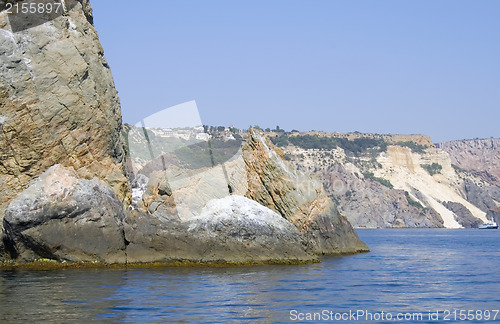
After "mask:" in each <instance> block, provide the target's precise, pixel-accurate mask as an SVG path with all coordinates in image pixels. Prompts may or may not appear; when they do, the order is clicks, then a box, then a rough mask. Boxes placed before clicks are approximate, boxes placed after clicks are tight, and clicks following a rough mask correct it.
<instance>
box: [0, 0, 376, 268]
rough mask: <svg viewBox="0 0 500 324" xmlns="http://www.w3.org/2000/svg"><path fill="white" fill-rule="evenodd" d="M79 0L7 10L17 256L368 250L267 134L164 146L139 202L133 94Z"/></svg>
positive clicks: (1, 42)
mask: <svg viewBox="0 0 500 324" xmlns="http://www.w3.org/2000/svg"><path fill="white" fill-rule="evenodd" d="M3 4H5V2H4V1H0V8H1V7H2V5H3ZM66 4H67V6H66V8H67V9H68V12H66V13H64V14H63V15H60V16H57V15H56V16H53V17H51V19H49V20H47V21H45V22H40V21H37V22H31V23H30V22H28V23H27V24H26V25H24V26H23V25H22V24H21V25H19V22H20V21H21V22H22V19H21V20H19V19H18V20H17V22H16V20H15V19H14V18H15V17H10V16H7V14H6V13H5V12H2V13H1V14H0V108H1V110H0V188H1V191H2V192H1V195H0V220H1V221H3V226H2V227H1V228H0V235H1V240H0V242H1V243H0V254H1V255H2V258H3V259H11V260H14V261H18V262H26V261H34V260H37V259H39V258H49V259H54V260H58V261H74V262H98V263H119V264H126V263H130V262H172V261H190V262H228V263H231V262H239V263H253V262H312V261H315V260H316V258H317V256H316V254H332V253H353V252H359V251H367V250H368V249H367V247H366V245H365V244H364V243H362V242H361V241H360V240H359V239H358V237H357V235H356V233H355V232H354V230H353V228H352V227H351V226H350V224H349V222H348V221H347V220H346V219H345V218H344V217H343V216H341V215H339V214H338V213H337V211H336V208H335V206H334V204H333V202H332V201H331V200H330V199H329V198H328V197H327V196H326V194H325V193H324V191H323V190H322V187H321V184H320V183H319V182H318V181H317V180H314V179H313V178H311V177H309V176H307V175H305V174H302V173H297V172H295V171H293V169H292V168H291V167H290V166H289V165H287V164H285V163H284V161H283V160H282V158H281V157H280V156H278V155H277V154H276V152H275V151H274V150H275V149H274V148H272V147H271V146H270V145H268V144H269V143H267V144H266V141H267V140H266V139H265V138H264V137H263V136H262V135H261V134H258V133H252V136H251V137H250V139H249V141H248V143H247V144H246V145H245V147H244V149H243V155H241V151H240V154H239V155H236V156H235V157H234V158H233V159H231V161H229V162H227V163H223V164H219V165H217V166H213V164H214V161H215V160H216V159H215V160H214V158H213V156H212V161H211V162H212V163H211V164H210V163H208V164H201V165H202V166H203V167H199V166H198V167H197V169H195V168H194V166H195V165H197V164H196V163H195V164H193V165H189V167H186V163H184V162H185V161H182V160H179V161H178V162H179V163H180V164H179V165H178V166H173V165H170V166H169V168H168V170H167V169H166V167H165V160H163V159H162V160H161V163H159V164H158V165H161V166H163V169H161V170H155V168H154V167H153V168H151V170H150V171H149V172H148V173H147V177H146V175H143V176H142V177H141V176H138V177H136V178H135V179H134V183H135V184H138V187H136V188H134V204H133V205H129V203H130V202H131V198H132V197H131V193H130V190H129V185H128V181H127V179H126V177H125V170H124V158H125V149H124V143H123V140H122V136H121V114H120V104H119V99H118V97H117V92H116V90H115V88H114V84H113V79H112V76H111V72H110V69H109V65H108V63H107V62H106V59H105V58H104V53H103V49H102V47H101V45H100V44H99V40H98V36H97V32H96V30H95V29H94V27H93V25H92V19H93V18H92V10H91V8H90V5H89V3H88V1H87V0H79V1H76V0H67V1H66ZM17 18H19V17H17ZM23 19H24V18H23ZM139 133H140V132H139ZM148 144H149V143H148ZM212 144H213V143H212ZM239 148H240V147H239V146H238V147H236V149H235V152H236V151H237V150H238V149H239ZM209 149H210V152H213V150H212V149H213V147H209ZM231 149H234V147H232V148H231ZM145 150H146V151H147V149H145ZM228 152H232V151H231V150H226V151H225V153H226V154H228V155H229V153H228ZM231 154H233V153H231ZM207 156H208V155H207ZM159 161H160V160H158V161H157V162H159ZM167 161H168V160H167ZM188 164H189V163H188ZM207 166H212V167H211V168H210V167H207ZM181 167H182V168H181ZM146 169H147V168H146ZM309 182H310V186H309V187H308V183H309ZM267 190H271V191H267ZM243 196H247V197H250V198H252V199H254V200H256V201H258V202H260V204H258V203H257V202H255V201H252V200H250V199H248V198H245V197H243ZM125 207H126V208H127V210H126V209H125ZM4 215H5V216H4Z"/></svg>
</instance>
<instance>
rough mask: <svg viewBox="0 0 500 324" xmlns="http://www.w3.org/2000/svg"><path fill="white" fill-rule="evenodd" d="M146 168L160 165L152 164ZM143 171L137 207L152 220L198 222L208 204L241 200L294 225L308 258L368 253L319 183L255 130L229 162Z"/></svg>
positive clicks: (145, 168)
mask: <svg viewBox="0 0 500 324" xmlns="http://www.w3.org/2000/svg"><path fill="white" fill-rule="evenodd" d="M151 164H154V165H157V166H158V167H159V166H161V164H158V163H156V162H155V161H152V162H151ZM143 170H146V171H147V174H148V175H149V182H148V185H147V186H146V190H145V193H144V195H143V196H142V200H141V201H140V203H139V204H138V206H137V207H138V208H139V209H141V210H143V211H145V212H148V213H150V214H151V215H152V217H155V218H157V219H160V220H172V219H174V220H179V221H181V222H189V221H191V219H198V217H199V215H201V214H202V210H203V208H204V206H205V205H206V204H207V203H208V202H209V201H211V200H212V199H222V198H224V197H227V196H229V195H241V196H245V197H247V198H250V199H252V200H254V201H256V202H258V203H260V204H261V205H262V206H264V207H266V208H269V209H270V210H271V211H274V212H276V213H277V214H279V215H281V216H282V217H283V218H284V219H286V220H287V221H288V222H290V223H291V224H293V225H295V227H296V228H297V229H298V230H299V231H300V233H301V234H302V237H303V239H304V240H305V242H306V243H307V248H308V251H309V252H310V253H312V254H340V253H356V252H362V251H368V248H367V246H366V245H365V244H364V243H363V242H361V241H360V240H359V238H358V236H357V234H356V232H355V231H354V229H353V228H352V226H351V224H350V223H349V222H348V221H347V219H346V218H345V217H344V216H342V215H340V214H339V213H338V211H337V209H336V206H335V204H334V203H333V201H332V200H331V199H330V198H329V197H328V196H327V195H326V193H325V191H324V190H323V187H322V184H321V182H320V181H319V180H318V179H317V178H315V177H313V176H311V175H309V174H306V173H303V172H298V171H296V170H294V169H293V167H292V166H291V165H289V164H288V163H287V162H285V161H284V160H283V156H282V154H281V153H280V150H279V149H278V148H276V147H275V146H274V145H273V144H272V143H271V142H270V141H269V140H268V139H267V138H266V136H265V135H264V134H262V133H260V132H259V131H257V130H250V132H249V135H248V139H247V141H246V143H245V144H244V145H243V147H242V150H241V151H240V152H238V153H237V154H236V155H235V156H234V157H233V158H232V159H231V160H230V161H228V162H226V163H223V164H220V165H217V166H215V167H213V168H205V169H197V170H188V169H181V168H178V167H175V166H168V167H167V169H166V170H165V171H162V170H156V171H151V168H150V167H149V166H148V165H146V166H145V167H144V168H143ZM143 176H144V175H141V177H143Z"/></svg>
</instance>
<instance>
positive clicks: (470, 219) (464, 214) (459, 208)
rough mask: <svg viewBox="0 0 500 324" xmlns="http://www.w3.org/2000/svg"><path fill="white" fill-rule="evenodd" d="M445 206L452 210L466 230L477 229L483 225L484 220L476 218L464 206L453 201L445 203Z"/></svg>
mask: <svg viewBox="0 0 500 324" xmlns="http://www.w3.org/2000/svg"><path fill="white" fill-rule="evenodd" d="M443 205H444V206H445V207H446V208H448V209H449V210H451V211H452V212H453V213H454V214H455V215H457V216H458V217H456V220H457V222H459V223H460V225H462V226H463V227H465V228H477V227H478V226H479V225H481V224H482V223H483V221H482V220H480V219H479V218H476V217H474V216H473V215H472V213H471V212H470V211H469V210H468V209H467V208H466V207H465V206H464V205H462V204H459V203H457V202H453V201H446V202H443Z"/></svg>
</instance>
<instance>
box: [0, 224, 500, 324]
mask: <svg viewBox="0 0 500 324" xmlns="http://www.w3.org/2000/svg"><path fill="white" fill-rule="evenodd" d="M359 234H360V236H361V238H362V239H363V240H364V241H365V242H366V243H368V245H369V246H370V247H371V249H372V253H367V254H360V255H354V256H346V257H336V258H327V259H325V260H324V262H322V263H320V264H313V265H301V266H256V267H236V268H154V269H109V270H102V269H101V270H59V271H1V272H0V309H1V314H0V320H2V322H13V321H16V322H19V321H30V322H32V321H34V320H37V321H44V322H47V321H48V322H50V321H52V322H68V321H75V320H77V321H84V320H91V319H94V320H98V321H99V322H149V323H151V322H158V323H161V322H167V321H170V322H200V321H203V322H207V321H209V322H210V321H212V322H222V321H224V322H228V321H229V322H231V321H232V322H238V321H242V322H269V321H273V322H290V315H289V314H290V313H289V312H290V310H293V309H296V310H298V311H300V312H320V311H322V310H324V309H325V310H331V311H334V312H344V311H349V310H357V309H364V310H368V311H371V312H381V311H384V312H394V313H397V312H426V313H427V312H428V311H436V310H438V309H439V310H445V309H451V310H453V309H481V310H485V309H498V308H500V299H499V298H500V297H499V296H498V291H499V290H500V284H499V282H500V274H499V272H498V269H499V266H500V261H499V260H500V258H499V257H500V252H499V251H498V250H499V249H498V247H499V246H500V232H499V231H478V230H361V231H359ZM433 323H436V322H435V321H434V322H433Z"/></svg>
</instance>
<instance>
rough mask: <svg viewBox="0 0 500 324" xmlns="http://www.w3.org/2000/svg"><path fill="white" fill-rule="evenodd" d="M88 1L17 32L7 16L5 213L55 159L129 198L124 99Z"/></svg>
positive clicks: (0, 36)
mask: <svg viewBox="0 0 500 324" xmlns="http://www.w3.org/2000/svg"><path fill="white" fill-rule="evenodd" d="M91 22H92V10H91V8H90V5H89V4H88V1H86V0H85V1H80V2H76V5H75V6H74V7H73V8H72V9H71V10H70V11H69V12H68V13H67V14H65V15H62V16H60V17H58V18H56V19H54V20H51V21H49V22H46V23H44V24H41V25H38V26H35V27H33V28H29V29H26V30H20V31H17V32H13V31H12V28H11V26H10V24H9V19H8V16H7V14H6V13H5V12H2V13H1V14H0V130H1V131H0V188H1V191H2V194H1V195H0V218H3V214H4V211H5V209H6V208H7V205H8V203H9V202H10V201H11V200H12V199H13V198H14V197H16V196H17V195H18V194H19V193H20V192H21V191H22V190H23V189H25V188H26V187H27V185H28V183H29V181H30V180H31V179H33V178H34V177H36V176H37V175H39V174H41V173H43V172H44V171H45V170H47V169H48V168H49V167H51V166H53V165H55V164H62V165H64V166H71V167H73V168H74V170H75V171H76V173H77V174H78V176H80V177H82V178H87V179H91V178H93V177H94V176H95V177H97V178H99V179H103V180H105V181H106V182H107V183H108V184H109V185H110V186H111V187H112V188H113V191H114V192H115V193H116V194H117V195H118V197H119V199H120V200H121V201H123V202H125V203H127V202H128V201H129V190H128V185H127V181H126V178H125V177H124V174H123V170H122V161H123V158H124V148H123V141H122V139H121V133H120V131H121V112H120V102H119V99H118V96H117V91H116V90H115V87H114V83H113V78H112V76H111V71H110V68H109V65H108V63H107V61H106V59H105V57H104V51H103V49H102V47H101V45H100V43H99V39H98V35H97V32H96V30H95V28H94V26H93V25H92V23H91Z"/></svg>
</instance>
